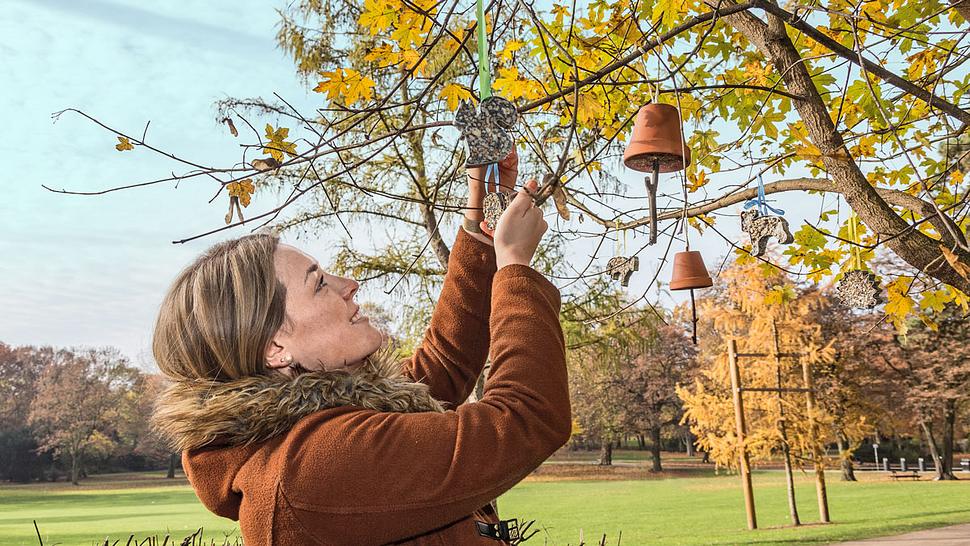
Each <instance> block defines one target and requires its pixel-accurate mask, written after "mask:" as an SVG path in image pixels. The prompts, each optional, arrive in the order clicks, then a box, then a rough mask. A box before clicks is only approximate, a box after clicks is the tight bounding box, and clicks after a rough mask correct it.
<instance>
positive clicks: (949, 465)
mask: <svg viewBox="0 0 970 546" xmlns="http://www.w3.org/2000/svg"><path fill="white" fill-rule="evenodd" d="M956 404H957V403H956V400H954V399H952V398H951V399H949V400H947V401H946V405H945V406H944V413H943V457H942V458H943V469H942V471H941V472H940V473H939V477H940V479H941V480H955V479H957V477H956V476H955V475H954V474H953V426H954V422H955V421H956V418H957V415H956V414H957V408H956Z"/></svg>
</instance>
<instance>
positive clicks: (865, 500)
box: [0, 471, 970, 546]
mask: <svg viewBox="0 0 970 546" xmlns="http://www.w3.org/2000/svg"><path fill="white" fill-rule="evenodd" d="M157 476H158V474H151V473H146V474H140V475H137V476H124V477H122V478H125V479H118V478H114V479H112V478H101V477H97V478H93V479H91V480H88V481H86V482H84V485H82V486H80V487H79V488H71V487H70V486H65V485H57V486H53V487H52V486H45V485H30V486H2V487H0V544H2V545H7V544H18V545H19V544H25V545H36V544H38V542H37V538H36V535H35V533H34V529H33V524H32V523H31V521H32V520H34V519H36V520H37V522H38V525H39V526H40V529H41V534H42V537H43V539H44V544H45V545H48V546H50V545H52V544H57V543H59V544H64V545H68V544H89V545H90V544H95V543H97V542H98V541H99V540H100V542H101V543H103V541H104V539H105V537H107V536H110V537H111V539H112V542H113V541H114V540H115V539H119V538H120V539H122V540H121V542H120V544H124V543H125V541H126V540H127V537H128V535H129V534H130V533H134V534H136V536H140V537H145V536H148V535H156V536H158V537H159V538H161V537H164V536H165V534H166V533H168V532H171V534H172V536H173V537H178V538H181V537H184V536H186V535H189V534H191V533H192V532H193V531H194V530H195V529H197V528H198V527H199V526H203V527H205V536H206V538H207V539H208V538H215V539H217V542H219V543H221V541H222V537H224V536H225V535H226V534H227V533H230V534H231V533H233V532H236V530H237V529H238V528H237V526H236V525H235V523H233V522H231V521H229V520H225V519H222V518H218V517H216V516H214V515H212V514H210V513H209V512H207V511H206V510H205V508H203V507H202V506H201V505H200V504H199V502H198V501H197V500H196V498H195V494H194V493H193V492H192V490H191V488H190V487H188V486H187V485H184V483H185V482H184V481H180V482H179V483H180V484H183V485H168V486H159V485H158V484H159V483H171V482H170V481H169V482H166V481H164V480H159V479H157ZM837 477H838V476H837V474H835V473H830V474H829V480H830V483H829V503H830V507H831V512H832V518H833V520H834V521H835V522H836V523H834V524H832V525H824V526H822V525H806V526H803V527H801V528H798V529H793V528H781V527H784V526H785V525H786V524H787V504H786V498H785V490H784V483H783V480H782V474H781V473H780V472H774V471H768V472H759V473H756V474H755V499H756V503H757V508H758V521H759V524H760V525H761V527H762V530H759V531H756V532H753V533H752V532H749V531H747V530H746V529H745V517H744V508H743V504H742V500H741V492H740V486H739V481H738V478H737V476H733V475H722V476H713V475H706V476H701V477H674V478H663V477H661V478H658V479H647V480H620V481H540V480H538V479H531V478H530V479H527V480H526V481H525V482H523V483H521V484H519V485H518V486H517V487H515V488H514V489H513V490H512V491H510V492H509V493H507V494H505V495H503V496H502V497H501V498H500V499H499V510H500V513H501V514H502V517H504V518H511V517H517V518H520V520H522V519H524V520H532V519H534V520H536V524H535V525H534V527H533V528H537V529H541V531H540V534H538V535H536V536H535V537H534V538H533V539H532V540H530V541H529V542H527V543H526V544H537V545H539V544H549V545H561V546H565V545H566V544H572V545H574V546H575V545H576V544H577V543H578V542H579V537H580V529H582V530H583V533H584V536H585V538H586V541H587V543H588V544H589V543H598V542H599V537H601V536H602V535H603V534H604V533H605V534H607V536H608V541H607V543H608V544H616V543H617V539H618V538H619V533H620V532H622V542H621V544H623V545H640V544H711V543H715V544H738V543H767V542H770V543H775V544H778V543H786V542H797V541H807V542H820V543H824V542H829V541H834V540H845V539H855V538H864V537H872V536H880V535H887V534H896V533H902V532H906V531H910V530H915V529H922V528H928V527H936V526H942V525H948V524H955V523H964V522H970V481H968V480H964V481H959V482H931V481H921V482H915V483H912V482H899V483H896V482H890V481H884V479H883V480H878V481H877V480H874V479H871V478H870V475H865V474H863V475H862V478H863V480H864V481H862V482H859V483H840V482H838V481H837ZM128 478H130V479H128ZM796 488H797V490H798V503H799V510H800V514H801V516H802V520H803V521H804V522H806V523H811V522H813V521H815V520H816V519H817V517H818V513H817V511H816V504H815V490H814V485H813V482H812V480H811V477H810V476H798V477H797V484H796ZM594 539H595V540H594Z"/></svg>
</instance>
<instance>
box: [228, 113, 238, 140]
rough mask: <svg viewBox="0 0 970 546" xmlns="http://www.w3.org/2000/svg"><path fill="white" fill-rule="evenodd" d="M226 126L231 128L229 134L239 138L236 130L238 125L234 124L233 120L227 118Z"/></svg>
mask: <svg viewBox="0 0 970 546" xmlns="http://www.w3.org/2000/svg"><path fill="white" fill-rule="evenodd" d="M226 125H228V126H229V132H230V133H231V134H232V136H234V137H237V136H239V131H237V130H236V124H235V123H233V122H232V118H230V117H227V118H226Z"/></svg>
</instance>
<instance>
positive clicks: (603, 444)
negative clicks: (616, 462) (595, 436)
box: [597, 434, 613, 466]
mask: <svg viewBox="0 0 970 546" xmlns="http://www.w3.org/2000/svg"><path fill="white" fill-rule="evenodd" d="M597 464H598V465H600V466H612V465H613V439H612V438H610V437H608V436H607V435H605V434H604V435H603V438H602V440H601V441H600V458H599V461H597Z"/></svg>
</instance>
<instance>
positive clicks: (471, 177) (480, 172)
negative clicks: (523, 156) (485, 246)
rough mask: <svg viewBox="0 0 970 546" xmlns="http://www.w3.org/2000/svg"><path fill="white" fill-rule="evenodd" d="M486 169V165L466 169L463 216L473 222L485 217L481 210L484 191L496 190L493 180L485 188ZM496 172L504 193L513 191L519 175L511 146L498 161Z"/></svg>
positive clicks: (517, 157) (517, 160)
mask: <svg viewBox="0 0 970 546" xmlns="http://www.w3.org/2000/svg"><path fill="white" fill-rule="evenodd" d="M486 170H487V167H486V166H482V167H471V168H469V169H468V203H467V205H466V207H465V217H466V218H468V219H470V220H472V221H474V222H475V223H478V222H481V221H482V220H484V219H485V214H484V213H483V212H482V203H483V201H484V199H485V193H486V192H489V191H496V188H495V187H494V186H493V184H494V183H495V181H494V180H489V183H488V187H487V188H486V185H485V172H486ZM498 173H499V181H500V182H501V185H502V187H501V190H502V191H503V192H505V193H513V192H514V191H515V184H516V181H517V179H518V177H519V154H518V153H516V151H515V148H512V152H511V153H510V154H509V155H508V156H507V157H506V158H505V159H503V160H501V161H499V162H498Z"/></svg>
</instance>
